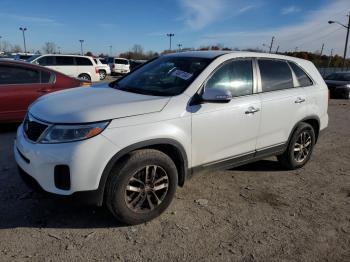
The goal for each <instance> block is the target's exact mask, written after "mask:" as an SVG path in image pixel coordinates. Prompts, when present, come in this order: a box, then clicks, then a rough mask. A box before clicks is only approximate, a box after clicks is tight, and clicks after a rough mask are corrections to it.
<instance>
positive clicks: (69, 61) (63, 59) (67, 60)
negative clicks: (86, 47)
mask: <svg viewBox="0 0 350 262" xmlns="http://www.w3.org/2000/svg"><path fill="white" fill-rule="evenodd" d="M56 65H58V66H72V65H75V63H74V57H73V56H56Z"/></svg>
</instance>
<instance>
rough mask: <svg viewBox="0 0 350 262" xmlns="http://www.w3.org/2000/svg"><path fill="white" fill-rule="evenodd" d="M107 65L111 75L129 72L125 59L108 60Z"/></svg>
mask: <svg viewBox="0 0 350 262" xmlns="http://www.w3.org/2000/svg"><path fill="white" fill-rule="evenodd" d="M108 64H109V66H110V68H111V73H112V74H127V73H129V72H130V63H129V60H128V59H125V58H114V57H109V58H108Z"/></svg>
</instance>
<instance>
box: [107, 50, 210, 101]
mask: <svg viewBox="0 0 350 262" xmlns="http://www.w3.org/2000/svg"><path fill="white" fill-rule="evenodd" d="M210 62H211V60H210V59H206V58H196V57H167V56H163V57H160V58H158V59H155V60H153V61H152V62H149V63H148V64H146V65H144V66H142V67H140V68H139V69H138V70H136V71H133V72H132V73H130V74H128V75H127V76H125V77H124V78H122V79H121V80H119V81H116V82H113V83H111V86H114V87H115V88H117V89H120V90H124V91H128V92H133V93H139V94H145V95H155V96H174V95H178V94H181V93H182V92H183V91H184V90H185V89H186V88H187V87H188V86H189V85H190V84H191V83H192V82H193V80H194V79H196V77H197V76H198V75H199V74H200V73H201V72H202V71H203V69H204V68H205V67H206V66H207V65H208V64H209V63H210Z"/></svg>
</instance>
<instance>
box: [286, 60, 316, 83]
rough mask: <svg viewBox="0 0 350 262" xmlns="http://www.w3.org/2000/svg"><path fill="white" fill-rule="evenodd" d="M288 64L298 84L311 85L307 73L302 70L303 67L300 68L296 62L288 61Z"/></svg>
mask: <svg viewBox="0 0 350 262" xmlns="http://www.w3.org/2000/svg"><path fill="white" fill-rule="evenodd" d="M289 65H290V66H291V68H292V69H293V71H294V74H295V76H296V77H297V79H298V82H299V86H311V85H312V81H311V79H310V78H309V77H308V76H307V74H306V73H305V72H304V70H303V69H301V68H300V67H299V66H297V65H296V64H294V63H292V62H289Z"/></svg>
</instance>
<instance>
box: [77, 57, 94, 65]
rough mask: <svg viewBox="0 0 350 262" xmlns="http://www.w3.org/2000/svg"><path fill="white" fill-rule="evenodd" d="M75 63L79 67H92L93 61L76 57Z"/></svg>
mask: <svg viewBox="0 0 350 262" xmlns="http://www.w3.org/2000/svg"><path fill="white" fill-rule="evenodd" d="M75 61H76V62H77V65H85V66H92V62H91V60H90V59H89V58H86V57H76V58H75Z"/></svg>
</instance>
